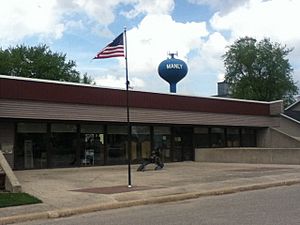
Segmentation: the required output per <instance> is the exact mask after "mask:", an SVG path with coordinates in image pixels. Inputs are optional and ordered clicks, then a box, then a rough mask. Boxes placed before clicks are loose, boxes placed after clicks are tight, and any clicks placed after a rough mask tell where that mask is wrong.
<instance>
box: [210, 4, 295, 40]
mask: <svg viewBox="0 0 300 225" xmlns="http://www.w3.org/2000/svg"><path fill="white" fill-rule="evenodd" d="M299 11H300V1H299V0H290V1H282V0H272V1H262V0H251V1H250V2H249V4H248V5H247V7H240V8H237V9H236V10H234V11H232V12H230V13H229V14H227V15H224V16H221V15H220V14H219V13H216V14H215V15H214V16H213V18H212V19H211V25H212V27H213V28H214V29H216V30H219V31H224V30H228V31H230V32H231V34H232V38H238V37H242V36H246V35H248V36H251V37H256V38H260V39H261V38H264V37H270V38H271V39H275V40H280V41H284V42H287V41H291V40H299V39H300V31H299V29H297V27H298V21H299V20H300V13H299Z"/></svg>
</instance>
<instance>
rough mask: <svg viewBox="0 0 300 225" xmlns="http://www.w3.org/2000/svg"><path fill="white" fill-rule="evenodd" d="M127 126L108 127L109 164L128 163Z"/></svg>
mask: <svg viewBox="0 0 300 225" xmlns="http://www.w3.org/2000/svg"><path fill="white" fill-rule="evenodd" d="M127 133H128V129H127V126H124V125H120V126H118V125H112V126H107V162H108V163H109V164H122V163H126V161H127V154H126V149H127Z"/></svg>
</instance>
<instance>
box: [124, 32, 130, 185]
mask: <svg viewBox="0 0 300 225" xmlns="http://www.w3.org/2000/svg"><path fill="white" fill-rule="evenodd" d="M124 39H125V67H126V69H125V71H126V72H125V73H126V111H127V132H128V133H127V146H128V187H129V188H130V187H131V127H130V118H129V79H128V62H127V36H126V27H124Z"/></svg>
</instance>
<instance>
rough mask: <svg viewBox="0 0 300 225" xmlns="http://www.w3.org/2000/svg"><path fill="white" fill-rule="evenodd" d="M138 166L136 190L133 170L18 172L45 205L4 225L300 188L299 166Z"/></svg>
mask: <svg viewBox="0 0 300 225" xmlns="http://www.w3.org/2000/svg"><path fill="white" fill-rule="evenodd" d="M137 166H138V165H133V166H132V188H127V182H128V181H127V179H128V178H127V166H105V167H85V168H68V169H47V170H27V171H16V172H15V173H16V176H17V178H18V179H19V181H20V183H21V185H22V188H23V191H24V192H27V193H29V194H32V195H34V196H36V197H38V198H40V199H41V200H42V201H43V203H42V204H36V205H26V206H18V207H9V208H3V209H0V224H7V223H13V222H18V221H26V220H31V219H45V218H55V217H61V216H70V215H74V214H79V213H86V212H92V211H97V210H105V209H112V208H120V207H127V206H134V205H142V204H152V203H160V202H167V201H176V200H183V199H190V198H197V197H200V196H208V195H219V194H226V193H234V192H238V191H246V190H255V189H262V188H268V187H274V186H281V185H291V184H297V183H300V166H299V165H266V164H231V163H199V162H179V163H168V164H166V165H165V168H164V169H163V170H160V171H154V166H152V165H149V166H148V167H147V170H146V171H145V172H137V171H136V169H137ZM103 191H104V192H103ZM128 191H129V192H128Z"/></svg>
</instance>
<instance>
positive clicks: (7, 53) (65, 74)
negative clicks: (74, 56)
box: [0, 45, 93, 84]
mask: <svg viewBox="0 0 300 225" xmlns="http://www.w3.org/2000/svg"><path fill="white" fill-rule="evenodd" d="M75 68H76V63H75V61H73V60H68V61H67V59H66V54H62V53H57V52H52V51H51V50H50V49H49V47H48V46H46V45H38V46H34V47H29V46H24V45H18V46H16V47H9V48H8V49H5V50H3V49H0V74H3V75H10V76H19V77H29V78H38V79H47V80H59V81H68V82H81V83H88V84H90V83H92V82H93V80H92V79H91V77H89V76H88V75H87V74H84V75H83V78H81V76H80V73H79V72H78V71H77V70H76V69H75Z"/></svg>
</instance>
